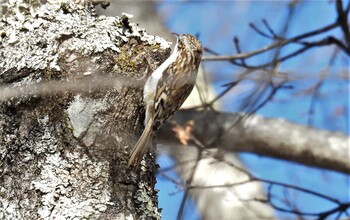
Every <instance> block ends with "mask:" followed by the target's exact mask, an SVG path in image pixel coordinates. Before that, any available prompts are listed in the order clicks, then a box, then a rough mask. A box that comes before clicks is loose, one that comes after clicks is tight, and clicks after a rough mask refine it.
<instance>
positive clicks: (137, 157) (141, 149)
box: [128, 122, 153, 166]
mask: <svg viewBox="0 0 350 220" xmlns="http://www.w3.org/2000/svg"><path fill="white" fill-rule="evenodd" d="M152 126H153V123H150V122H149V123H147V124H146V127H145V129H144V130H143V132H142V135H141V137H140V138H139V140H138V141H137V142H136V144H135V146H134V147H133V149H132V150H131V153H130V158H129V162H128V166H138V165H139V164H140V162H141V160H142V157H143V155H145V153H146V151H147V148H148V145H149V143H150V140H151V138H152V134H153V127H152Z"/></svg>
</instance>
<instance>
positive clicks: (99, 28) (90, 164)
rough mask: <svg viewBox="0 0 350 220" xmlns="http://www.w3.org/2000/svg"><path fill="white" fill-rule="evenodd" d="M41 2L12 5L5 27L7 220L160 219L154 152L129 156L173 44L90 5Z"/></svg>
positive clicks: (3, 176)
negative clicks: (134, 160)
mask: <svg viewBox="0 0 350 220" xmlns="http://www.w3.org/2000/svg"><path fill="white" fill-rule="evenodd" d="M36 3H37V2H36ZM37 4H38V5H34V6H33V5H28V4H27V3H24V2H23V1H10V2H9V6H8V8H7V14H6V15H5V16H3V18H2V20H1V23H0V30H1V39H0V57H1V61H0V86H1V87H2V88H4V89H3V90H2V91H3V94H1V95H2V97H3V99H2V100H0V218H1V219H54V218H63V219H72V218H77V219H83V218H89V219H98V218H99V219H125V218H130V217H134V218H135V219H139V218H141V217H147V218H151V219H157V218H159V217H160V214H159V210H158V208H157V196H156V191H155V190H154V184H155V170H156V167H155V164H154V153H150V154H148V155H147V157H146V159H145V161H143V163H142V164H141V165H140V167H139V168H138V169H137V170H136V172H135V171H134V170H132V169H130V168H128V167H127V160H128V156H129V154H128V151H129V149H130V147H131V146H133V144H134V143H135V141H136V140H137V137H138V136H139V135H140V133H141V129H142V126H143V118H142V117H143V108H142V102H141V100H142V90H141V88H142V86H141V87H140V85H142V83H143V80H140V78H142V77H143V75H144V74H146V73H147V72H148V71H150V69H153V68H154V66H156V65H159V63H161V62H162V61H164V60H165V59H166V57H167V56H168V55H169V52H170V50H169V45H168V43H167V42H165V41H164V40H162V39H160V38H158V37H154V36H151V35H148V34H147V33H146V32H145V31H144V30H142V29H140V28H139V27H138V26H137V25H135V24H133V23H130V22H129V18H128V16H127V15H124V16H122V17H99V16H97V15H95V14H94V9H93V8H92V7H91V5H89V4H88V3H84V4H80V5H76V4H74V2H73V1H50V2H49V3H47V4H46V5H40V4H39V3H37ZM116 79H117V80H116ZM47 82H50V83H47ZM38 85H39V86H38ZM60 85H62V87H61V90H60ZM64 85H69V86H64ZM6 88H12V90H13V88H18V91H22V92H19V93H18V94H13V93H11V90H8V91H9V92H8V94H6V90H5V89H6ZM51 88H52V90H51ZM67 88H68V90H66V89H67ZM23 91H24V92H25V93H23Z"/></svg>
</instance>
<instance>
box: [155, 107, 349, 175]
mask: <svg viewBox="0 0 350 220" xmlns="http://www.w3.org/2000/svg"><path fill="white" fill-rule="evenodd" d="M242 117H243V119H242ZM190 119H192V120H194V122H195V124H194V134H195V136H196V137H197V138H198V139H200V140H201V142H203V143H205V145H206V146H207V147H208V148H212V147H214V148H216V147H218V148H223V149H227V150H230V151H240V152H252V153H256V154H259V155H264V156H268V157H274V158H279V159H284V160H288V161H292V162H297V163H301V164H304V165H307V166H313V167H318V168H323V169H329V170H334V171H338V172H342V173H346V174H349V173H350V160H349V156H350V155H349V152H350V149H349V144H348V143H349V141H350V138H349V137H347V136H345V135H343V134H341V133H336V132H329V131H323V130H318V129H314V128H310V127H305V126H302V125H297V124H293V123H291V122H287V121H285V120H282V119H272V118H263V117H261V116H257V115H251V116H250V117H248V118H244V116H242V115H240V114H229V113H218V112H213V111H196V110H186V111H181V112H180V113H178V114H177V115H176V117H175V120H176V122H177V123H178V124H184V123H185V122H186V121H188V120H190ZM237 121H239V123H237ZM233 124H236V125H235V126H234V128H233V129H230V128H231V127H232V125H233ZM170 127H171V124H170V123H168V125H167V126H164V127H163V128H162V129H161V130H160V131H159V135H158V140H159V141H160V142H165V143H169V142H177V140H176V139H175V138H174V137H173V135H172V132H171V131H170V130H169V129H171V128H170Z"/></svg>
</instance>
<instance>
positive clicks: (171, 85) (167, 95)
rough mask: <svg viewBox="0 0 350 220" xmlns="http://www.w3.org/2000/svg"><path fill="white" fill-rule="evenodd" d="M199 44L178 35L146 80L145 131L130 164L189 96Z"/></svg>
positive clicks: (139, 155) (137, 163)
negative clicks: (175, 41) (167, 55)
mask: <svg viewBox="0 0 350 220" xmlns="http://www.w3.org/2000/svg"><path fill="white" fill-rule="evenodd" d="M201 58H202V44H201V43H200V41H199V40H198V39H197V38H195V37H194V36H192V35H189V34H182V35H178V38H177V43H176V45H175V47H174V51H173V53H172V54H171V55H170V57H169V58H168V59H166V60H165V62H164V63H162V64H161V65H160V66H159V67H158V68H157V69H156V70H155V71H154V72H153V73H152V74H151V75H150V76H149V78H148V79H147V81H146V83H145V86H144V89H143V102H144V104H145V108H146V116H145V121H144V125H145V129H144V130H143V133H142V135H141V137H140V138H139V140H138V141H137V143H136V144H135V146H134V147H133V149H132V151H131V154H130V159H129V163H128V164H129V166H130V165H135V166H137V165H139V164H140V162H141V160H142V157H143V155H144V154H145V153H146V151H147V147H148V145H149V144H150V141H151V140H152V137H153V132H154V131H156V130H158V128H159V127H160V126H161V125H162V124H163V123H164V121H165V120H166V119H168V118H169V117H170V116H172V115H173V114H174V113H175V112H176V111H177V110H178V109H179V108H180V107H181V105H182V103H183V102H184V101H185V100H186V98H187V97H188V95H189V94H190V93H191V91H192V89H193V86H194V84H195V82H196V77H197V73H198V67H199V63H200V61H201Z"/></svg>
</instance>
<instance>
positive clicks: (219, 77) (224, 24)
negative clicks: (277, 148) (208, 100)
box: [157, 0, 350, 219]
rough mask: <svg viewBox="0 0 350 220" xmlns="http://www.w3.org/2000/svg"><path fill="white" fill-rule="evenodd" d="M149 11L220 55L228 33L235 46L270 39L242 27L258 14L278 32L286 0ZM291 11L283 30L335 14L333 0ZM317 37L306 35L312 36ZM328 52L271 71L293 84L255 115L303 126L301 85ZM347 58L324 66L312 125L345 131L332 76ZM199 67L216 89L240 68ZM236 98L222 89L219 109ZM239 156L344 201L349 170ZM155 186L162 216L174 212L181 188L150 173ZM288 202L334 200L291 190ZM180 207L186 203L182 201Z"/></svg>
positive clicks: (228, 50) (341, 94)
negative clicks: (235, 39)
mask: <svg viewBox="0 0 350 220" xmlns="http://www.w3.org/2000/svg"><path fill="white" fill-rule="evenodd" d="M344 3H348V1H344ZM157 10H158V12H159V13H160V14H161V15H162V16H163V18H164V20H165V23H166V25H167V26H168V28H169V29H170V30H171V31H172V32H176V33H191V34H198V35H199V38H200V40H201V41H202V43H203V44H204V46H206V47H209V48H210V49H213V50H215V51H217V52H219V53H220V54H225V55H228V54H234V53H235V48H234V45H233V43H232V42H233V41H232V39H233V36H237V37H238V38H239V39H240V43H241V47H242V50H243V51H246V52H247V51H251V50H255V49H259V48H261V47H262V46H265V45H268V44H271V43H272V41H271V40H270V39H266V38H264V37H261V36H257V34H256V32H254V31H253V30H252V29H251V28H249V23H254V24H255V25H256V26H257V27H262V21H261V19H266V20H267V21H268V22H269V24H270V26H271V27H272V28H274V29H275V30H277V31H276V32H278V30H279V28H280V27H281V25H282V24H283V22H284V20H285V19H286V15H287V11H288V7H287V1H186V2H184V1H162V2H158V6H157ZM295 13H296V14H295V16H294V18H293V20H292V22H291V23H290V25H289V27H288V31H287V36H289V37H292V36H295V35H298V34H301V33H305V32H307V31H311V30H314V29H317V28H320V27H323V26H325V25H327V24H330V23H332V22H333V21H334V20H335V19H336V11H335V7H334V3H333V2H331V1H326V0H324V1H316V0H314V1H311V0H310V1H305V2H303V3H302V4H300V5H298V6H297V7H296V8H295ZM329 34H333V35H335V36H338V37H339V36H341V33H340V31H339V30H334V31H332V32H329V33H326V34H323V35H321V36H320V37H322V38H323V37H325V36H328V35H329ZM320 37H316V38H311V39H310V40H317V39H320ZM295 48H296V47H295V46H288V47H286V49H285V50H283V51H282V54H286V53H289V52H290V51H291V50H293V49H295ZM333 51H334V47H331V46H329V47H324V48H322V49H313V50H311V51H307V52H306V53H304V54H302V55H299V56H297V57H295V58H293V59H291V60H288V61H287V62H284V63H283V64H282V65H281V66H280V69H279V70H280V71H282V72H283V71H285V72H288V73H293V76H295V80H294V81H292V82H291V83H290V85H293V86H294V89H293V90H281V91H279V92H278V93H277V95H276V97H275V98H274V99H273V100H272V101H271V102H270V103H268V104H267V105H266V106H264V108H262V109H261V110H259V111H258V114H261V115H264V116H267V117H282V118H285V119H287V120H290V121H292V122H295V123H298V124H304V125H307V124H308V122H309V121H310V120H309V117H310V115H309V114H308V111H309V106H310V102H311V96H310V95H309V94H308V93H306V89H307V88H309V87H310V86H312V85H314V84H315V83H316V82H317V80H318V79H319V74H320V72H321V71H323V70H325V69H326V68H327V66H328V63H329V57H330V55H331V54H332V53H333ZM271 55H272V54H271V53H266V54H264V55H262V56H258V57H256V58H252V59H250V60H249V62H250V63H251V64H254V63H261V62H263V61H264V60H265V61H266V60H267V59H269V58H270V57H271ZM348 61H349V59H348V57H346V56H345V55H344V53H343V54H341V55H340V56H339V57H337V59H336V62H334V65H333V66H332V67H330V68H329V75H328V78H327V81H326V83H324V84H323V85H322V87H321V89H320V91H319V97H320V98H319V99H318V101H317V103H316V105H315V112H314V114H313V115H312V116H311V117H312V124H311V125H312V126H314V127H317V128H321V129H327V130H332V131H340V132H343V133H346V134H349V122H348V120H349V119H348V115H349V103H348V99H349V97H348V96H349V93H348V88H349V82H347V81H345V80H342V79H341V77H340V75H341V74H340V73H341V72H345V73H346V70H347V69H348V68H349V63H348ZM204 67H205V68H206V69H208V70H209V71H208V72H210V73H211V74H213V75H211V77H212V78H214V79H215V78H216V80H214V87H215V88H216V90H217V91H218V92H219V91H220V90H221V89H222V87H221V85H222V84H224V83H225V82H226V83H227V82H229V80H230V79H231V80H232V76H234V74H235V73H237V72H239V71H240V70H241V69H240V68H238V67H235V66H233V65H231V64H228V63H225V62H205V63H204ZM347 74H348V73H347ZM237 101H239V100H235V99H234V98H232V96H228V97H227V98H225V99H224V102H225V103H226V104H225V106H223V108H224V109H223V110H224V111H236V110H237V108H236V107H235V106H237V105H236V104H237ZM344 111H345V113H344ZM240 158H241V159H242V161H243V162H244V164H245V165H246V166H247V167H248V169H249V170H250V171H251V172H252V173H253V174H255V175H256V176H259V177H262V178H266V179H271V180H278V181H280V182H286V183H291V184H295V185H298V186H302V187H305V188H308V189H312V190H315V191H319V192H322V193H324V194H327V195H329V196H333V197H335V198H338V199H339V200H341V201H349V200H350V198H349V197H350V193H349V177H348V176H345V175H343V174H340V173H336V172H331V171H325V170H318V169H315V168H310V167H305V166H303V165H300V164H294V163H289V162H285V161H280V160H275V159H271V158H265V157H261V156H257V155H253V154H248V153H242V154H240ZM159 163H160V164H161V166H163V167H164V166H165V164H168V163H171V162H170V161H169V158H166V157H160V159H159ZM267 168H268V169H267ZM174 175H175V174H174ZM330 186H332V187H330ZM157 188H158V189H161V191H160V198H159V200H160V207H163V208H164V210H163V212H162V213H163V218H164V219H175V218H176V214H177V211H178V207H179V203H180V201H181V198H182V193H181V192H178V189H177V188H176V187H175V186H174V185H173V184H171V183H169V182H168V181H166V180H163V179H161V178H159V179H158V185H157ZM175 192H176V193H175ZM274 192H275V193H277V194H278V193H279V194H281V196H282V191H281V190H280V189H278V188H276V189H275V191H274ZM293 193H298V192H293ZM169 194H172V195H169ZM295 203H296V204H298V206H299V207H300V208H301V209H302V211H307V212H317V211H321V210H328V209H331V208H334V206H333V205H334V204H330V203H328V202H325V201H324V200H322V199H320V198H316V197H313V196H309V195H305V194H301V193H299V194H298V195H297V196H296V197H295ZM174 204H176V205H174ZM192 205H193V204H192ZM188 210H194V209H193V208H191V207H190V208H188ZM186 213H187V214H186V219H195V218H198V217H196V213H195V211H193V212H191V211H188V212H186ZM277 214H278V216H279V217H280V218H286V217H293V216H292V215H286V214H283V213H277Z"/></svg>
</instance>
